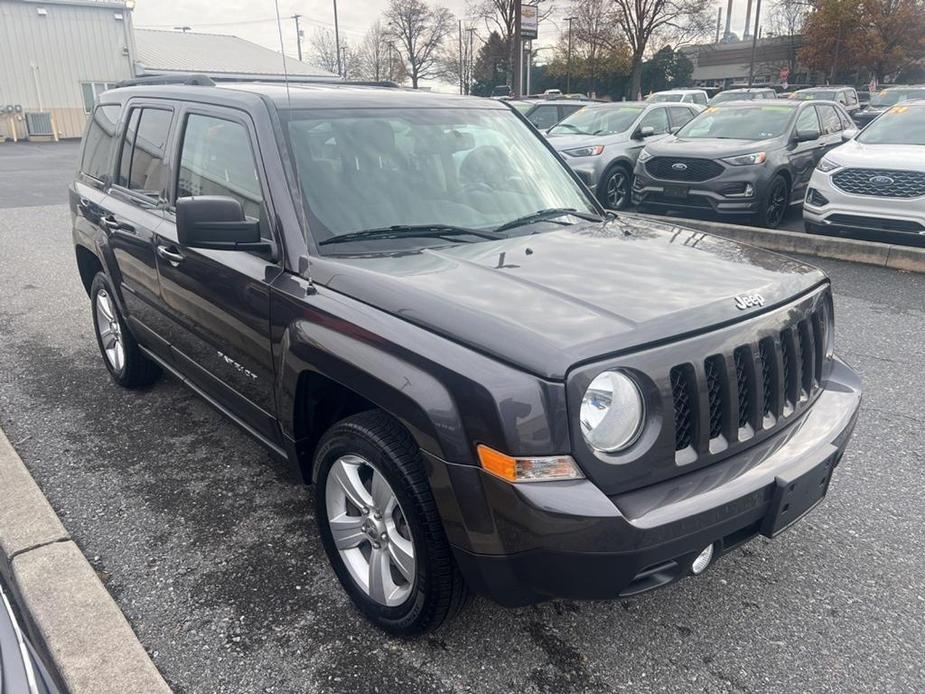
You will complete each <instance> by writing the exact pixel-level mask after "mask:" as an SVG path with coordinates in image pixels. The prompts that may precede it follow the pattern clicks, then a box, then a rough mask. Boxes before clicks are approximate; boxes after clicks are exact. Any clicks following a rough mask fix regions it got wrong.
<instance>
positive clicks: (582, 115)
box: [549, 106, 645, 135]
mask: <svg viewBox="0 0 925 694" xmlns="http://www.w3.org/2000/svg"><path fill="white" fill-rule="evenodd" d="M643 110H645V107H644V106H589V107H587V108H583V109H581V110H580V111H578V112H577V113H573V114H572V115H570V116H569V117H568V118H566V119H565V120H563V121H562V122H561V123H559V124H558V125H556V127H554V128H553V129H552V130H550V131H549V132H550V134H551V135H613V134H615V133H622V132H625V131H626V130H629V129H630V127H631V126H632V125H633V123H635V122H636V119H637V118H638V117H639V114H641V113H642V112H643Z"/></svg>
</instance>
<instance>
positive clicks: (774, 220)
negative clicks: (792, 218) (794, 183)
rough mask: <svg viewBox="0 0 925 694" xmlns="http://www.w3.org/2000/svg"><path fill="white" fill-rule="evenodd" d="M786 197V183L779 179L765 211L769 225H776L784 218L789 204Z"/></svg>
mask: <svg viewBox="0 0 925 694" xmlns="http://www.w3.org/2000/svg"><path fill="white" fill-rule="evenodd" d="M786 197H787V191H786V190H785V184H784V182H783V181H782V180H778V181H777V182H776V183H775V184H774V187H773V188H772V189H771V194H770V196H769V197H768V209H767V212H766V213H765V219H766V220H767V224H768V226H769V227H776V226H777V225H778V224H780V223H781V221H782V220H783V218H784V210H785V208H786V204H787V201H786Z"/></svg>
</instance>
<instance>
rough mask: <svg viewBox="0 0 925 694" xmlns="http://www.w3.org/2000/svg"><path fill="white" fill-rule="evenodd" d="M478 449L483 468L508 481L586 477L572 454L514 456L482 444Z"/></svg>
mask: <svg viewBox="0 0 925 694" xmlns="http://www.w3.org/2000/svg"><path fill="white" fill-rule="evenodd" d="M477 450H478V454H479V463H480V464H481V465H482V468H483V469H484V470H486V471H487V472H490V473H491V474H493V475H495V476H497V477H500V478H501V479H504V480H507V481H508V482H546V481H550V480H576V479H581V478H583V477H584V475H583V474H581V470H579V469H578V466H577V465H576V464H575V461H574V460H572V456H570V455H552V456H543V457H539V458H514V457H512V456H509V455H506V454H504V453H501V452H500V451H496V450H495V449H494V448H490V447H488V446H485V445H482V444H479V446H478V447H477Z"/></svg>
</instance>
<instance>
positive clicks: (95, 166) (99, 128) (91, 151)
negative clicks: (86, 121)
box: [80, 104, 122, 181]
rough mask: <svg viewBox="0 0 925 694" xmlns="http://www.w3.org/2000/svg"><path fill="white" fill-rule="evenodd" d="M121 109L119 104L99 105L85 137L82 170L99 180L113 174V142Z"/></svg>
mask: <svg viewBox="0 0 925 694" xmlns="http://www.w3.org/2000/svg"><path fill="white" fill-rule="evenodd" d="M121 110H122V107H121V106H119V105H118V104H108V105H105V106H97V107H96V110H95V111H94V112H93V118H92V119H91V121H90V127H89V129H88V130H87V136H86V137H85V138H84V149H83V158H82V159H81V162H80V170H81V171H82V172H83V173H85V174H86V175H87V176H90V177H91V178H93V179H95V180H97V181H103V180H105V179H107V178H108V177H109V176H110V175H111V174H112V144H113V141H114V139H115V136H116V130H117V129H118V127H119V114H120V112H121Z"/></svg>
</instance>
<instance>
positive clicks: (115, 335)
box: [90, 272, 161, 389]
mask: <svg viewBox="0 0 925 694" xmlns="http://www.w3.org/2000/svg"><path fill="white" fill-rule="evenodd" d="M90 311H91V314H92V316H93V331H94V333H95V334H96V344H97V346H99V348H100V354H101V355H102V357H103V363H104V364H105V365H106V369H107V370H108V371H109V375H110V376H112V379H113V380H114V381H115V382H116V383H118V384H119V385H120V386H122V387H123V388H131V389H135V388H144V387H145V386H149V385H151V384H152V383H153V382H154V381H155V380H157V377H158V376H159V375H160V373H161V370H160V367H158V365H157V364H155V363H154V362H153V361H151V360H150V359H148V357H146V356H145V355H144V354H143V353H142V351H141V349H140V348H139V347H138V342H137V341H136V340H135V337H134V335H132V333H131V332H130V331H129V329H128V326H127V325H126V323H125V319H124V318H123V317H122V313H121V312H120V311H119V305H118V304H117V303H116V300H115V292H114V291H113V289H112V283H111V282H110V281H109V278H108V277H107V276H106V275H105V274H104V273H102V272H98V273H96V276H95V277H94V278H93V283H92V284H91V285H90Z"/></svg>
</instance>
